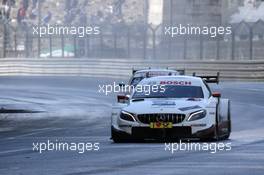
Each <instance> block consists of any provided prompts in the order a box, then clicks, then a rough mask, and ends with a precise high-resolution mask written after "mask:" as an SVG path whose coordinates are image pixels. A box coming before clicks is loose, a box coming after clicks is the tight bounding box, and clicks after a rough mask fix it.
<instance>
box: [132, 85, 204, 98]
mask: <svg viewBox="0 0 264 175" xmlns="http://www.w3.org/2000/svg"><path fill="white" fill-rule="evenodd" d="M164 89H165V90H164ZM164 89H163V90H162V89H161V87H160V89H159V90H156V91H150V92H149V93H146V92H144V91H143V92H139V91H135V93H134V94H133V97H132V98H204V94H203V90H202V88H201V87H200V86H175V85H166V86H164Z"/></svg>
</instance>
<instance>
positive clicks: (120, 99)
mask: <svg viewBox="0 0 264 175" xmlns="http://www.w3.org/2000/svg"><path fill="white" fill-rule="evenodd" d="M129 98H130V96H129V95H125V94H121V95H117V102H118V103H128V101H129Z"/></svg>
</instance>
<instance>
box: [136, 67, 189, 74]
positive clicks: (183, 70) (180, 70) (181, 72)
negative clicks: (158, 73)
mask: <svg viewBox="0 0 264 175" xmlns="http://www.w3.org/2000/svg"><path fill="white" fill-rule="evenodd" d="M146 69H152V68H151V67H148V68H145V69H144V68H141V69H134V68H132V75H134V74H135V73H136V72H137V71H140V70H146ZM165 69H167V70H174V71H177V72H179V74H180V75H185V69H175V68H169V67H166V68H165Z"/></svg>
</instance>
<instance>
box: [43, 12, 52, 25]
mask: <svg viewBox="0 0 264 175" xmlns="http://www.w3.org/2000/svg"><path fill="white" fill-rule="evenodd" d="M51 18H52V14H51V12H50V11H48V14H47V15H46V16H44V18H43V19H42V21H43V24H44V25H47V24H48V23H49V21H50V20H51Z"/></svg>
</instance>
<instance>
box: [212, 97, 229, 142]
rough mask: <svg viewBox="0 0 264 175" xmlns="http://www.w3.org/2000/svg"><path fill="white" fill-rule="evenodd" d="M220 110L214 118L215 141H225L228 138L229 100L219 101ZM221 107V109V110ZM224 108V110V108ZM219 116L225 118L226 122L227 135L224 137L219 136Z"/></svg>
mask: <svg viewBox="0 0 264 175" xmlns="http://www.w3.org/2000/svg"><path fill="white" fill-rule="evenodd" d="M220 105H221V106H220V108H219V109H218V111H217V117H216V127H215V140H216V141H219V140H227V139H229V137H230V133H231V112H230V111H231V105H230V100H221V101H220ZM221 107H222V108H221ZM225 107H226V108H225ZM219 116H225V117H224V118H226V122H227V133H225V134H224V135H220V134H219V118H220V117H219Z"/></svg>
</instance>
